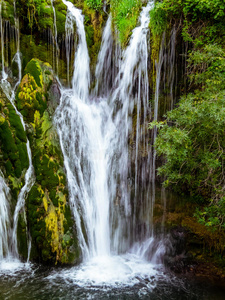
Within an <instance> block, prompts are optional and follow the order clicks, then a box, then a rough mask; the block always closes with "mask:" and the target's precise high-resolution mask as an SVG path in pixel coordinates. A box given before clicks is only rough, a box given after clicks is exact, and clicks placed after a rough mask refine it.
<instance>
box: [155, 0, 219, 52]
mask: <svg viewBox="0 0 225 300" xmlns="http://www.w3.org/2000/svg"><path fill="white" fill-rule="evenodd" d="M224 15H225V3H224V1H223V0H215V1H212V0H200V1H199V0H184V1H183V0H176V1H174V0H164V1H162V2H161V1H157V2H156V5H155V8H154V9H153V11H152V12H151V21H150V27H151V29H152V32H153V33H154V34H161V33H162V31H163V29H165V25H166V23H165V20H167V25H169V24H171V23H172V24H173V23H176V22H177V23H178V22H179V23H180V25H181V24H182V35H183V38H184V40H185V41H191V42H194V43H195V44H196V45H200V46H202V45H203V44H204V43H213V42H216V41H217V42H220V43H223V41H224V36H225V24H224Z"/></svg>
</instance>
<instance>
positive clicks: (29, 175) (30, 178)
mask: <svg viewBox="0 0 225 300" xmlns="http://www.w3.org/2000/svg"><path fill="white" fill-rule="evenodd" d="M14 12H15V16H16V4H15V2H14ZM15 24H16V43H17V47H16V48H17V52H16V54H15V57H14V60H15V61H16V62H17V64H18V70H19V74H18V81H17V83H16V84H15V86H14V88H12V87H11V85H10V83H9V82H8V81H7V77H8V75H7V74H6V73H5V72H4V70H2V80H1V87H2V89H3V91H4V93H5V95H6V96H7V98H8V99H9V101H10V102H11V104H12V106H13V107H14V109H15V111H16V114H17V115H18V116H19V117H20V121H21V123H22V125H23V128H24V130H26V126H25V122H24V120H23V116H22V114H21V113H20V112H19V111H18V110H17V108H16V105H15V103H14V100H15V91H16V88H17V87H18V85H19V84H20V81H21V78H22V72H21V70H22V65H21V54H20V40H19V21H18V19H17V18H15ZM1 29H2V28H1ZM1 33H2V31H1ZM3 36H4V35H3V34H2V37H3ZM2 40H3V39H2ZM2 47H4V42H3V45H2ZM2 54H3V61H4V51H3V48H2ZM3 73H4V74H3ZM26 148H27V153H28V158H29V168H28V169H27V171H26V174H25V184H24V186H23V187H22V189H21V191H20V193H19V195H18V199H17V204H16V207H15V211H14V216H13V230H12V254H13V256H15V257H17V258H18V257H19V254H18V245H17V244H18V242H17V227H18V219H19V214H20V213H21V212H23V215H24V220H25V222H26V214H25V199H26V196H27V194H28V193H29V191H30V189H31V187H32V186H33V184H34V182H35V176H34V167H33V164H32V155H31V149H30V143H29V140H28V139H27V143H26ZM27 236H29V235H28V233H27ZM28 244H29V239H28ZM28 249H29V246H28ZM28 257H29V253H28Z"/></svg>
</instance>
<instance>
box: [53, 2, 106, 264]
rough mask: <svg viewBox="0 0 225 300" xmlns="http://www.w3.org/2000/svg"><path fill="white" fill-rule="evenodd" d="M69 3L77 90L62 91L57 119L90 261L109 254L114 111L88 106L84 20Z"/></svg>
mask: <svg viewBox="0 0 225 300" xmlns="http://www.w3.org/2000/svg"><path fill="white" fill-rule="evenodd" d="M64 3H65V4H66V5H67V6H68V10H69V11H70V13H71V15H72V16H73V18H74V20H75V22H76V25H77V32H78V35H79V42H78V45H77V51H76V54H75V61H74V74H73V79H72V87H73V88H72V90H64V91H62V99H61V104H60V106H59V108H58V109H57V112H56V118H55V119H56V123H57V127H58V132H59V137H60V142H61V147H62V151H63V155H64V163H65V167H66V171H67V178H68V185H69V191H70V205H71V208H72V211H73V214H74V218H75V221H76V225H77V233H78V237H79V242H80V247H81V250H82V254H83V259H84V260H85V259H88V258H90V257H93V256H96V255H106V254H108V253H109V223H108V206H109V203H108V201H109V200H108V198H109V197H108V191H107V180H108V178H107V174H106V172H107V164H108V162H107V155H106V153H105V152H106V146H107V142H108V141H107V140H108V139H109V138H110V137H108V138H107V135H108V134H109V133H110V132H109V131H108V130H107V124H106V123H105V124H104V121H105V120H106V121H107V115H108V114H109V112H107V110H108V107H107V103H106V102H104V103H101V104H98V103H91V102H90V101H89V98H88V87H89V78H90V75H89V57H88V51H87V44H86V38H85V31H84V25H83V16H82V15H81V11H80V10H79V9H76V8H75V7H74V6H72V4H71V3H70V2H66V1H64ZM109 123H110V121H109ZM104 126H105V128H104ZM109 126H110V125H109Z"/></svg>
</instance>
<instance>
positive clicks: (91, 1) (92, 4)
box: [85, 0, 102, 10]
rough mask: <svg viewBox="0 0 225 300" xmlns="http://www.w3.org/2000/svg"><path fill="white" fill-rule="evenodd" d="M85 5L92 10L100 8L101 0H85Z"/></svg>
mask: <svg viewBox="0 0 225 300" xmlns="http://www.w3.org/2000/svg"><path fill="white" fill-rule="evenodd" d="M85 3H86V5H87V6H88V7H89V8H91V9H94V10H100V9H101V8H102V0H85Z"/></svg>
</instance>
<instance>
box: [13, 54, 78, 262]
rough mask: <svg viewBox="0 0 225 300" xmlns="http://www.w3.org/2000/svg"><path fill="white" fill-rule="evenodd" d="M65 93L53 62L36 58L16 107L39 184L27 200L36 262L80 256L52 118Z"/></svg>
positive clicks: (27, 72)
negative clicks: (23, 121)
mask: <svg viewBox="0 0 225 300" xmlns="http://www.w3.org/2000/svg"><path fill="white" fill-rule="evenodd" d="M59 100H60V90H59V87H58V84H57V82H56V81H55V79H54V76H53V71H52V68H51V66H50V65H49V64H48V63H43V62H41V61H40V60H37V59H32V60H31V61H30V62H29V63H28V64H27V66H26V68H25V75H24V77H23V79H22V81H21V83H20V85H19V87H18V90H17V94H16V104H17V107H18V109H19V110H20V111H21V113H22V114H23V116H24V119H25V121H26V122H27V124H28V127H29V128H28V137H29V140H30V142H31V151H32V156H33V165H34V169H35V175H36V182H35V184H34V185H33V187H32V189H31V191H30V193H29V195H28V197H27V200H26V207H27V221H28V227H29V229H30V234H31V238H32V250H31V258H32V259H41V261H44V262H49V263H50V262H54V263H62V264H68V263H74V262H76V260H77V259H78V257H79V251H78V245H77V240H76V237H75V235H74V223H73V220H72V218H71V212H70V208H69V205H68V191H67V187H66V176H65V173H64V170H63V157H62V153H61V149H60V145H59V140H58V136H57V132H56V129H55V127H54V124H53V120H52V115H53V113H54V110H55V108H56V107H57V105H58V103H59Z"/></svg>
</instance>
